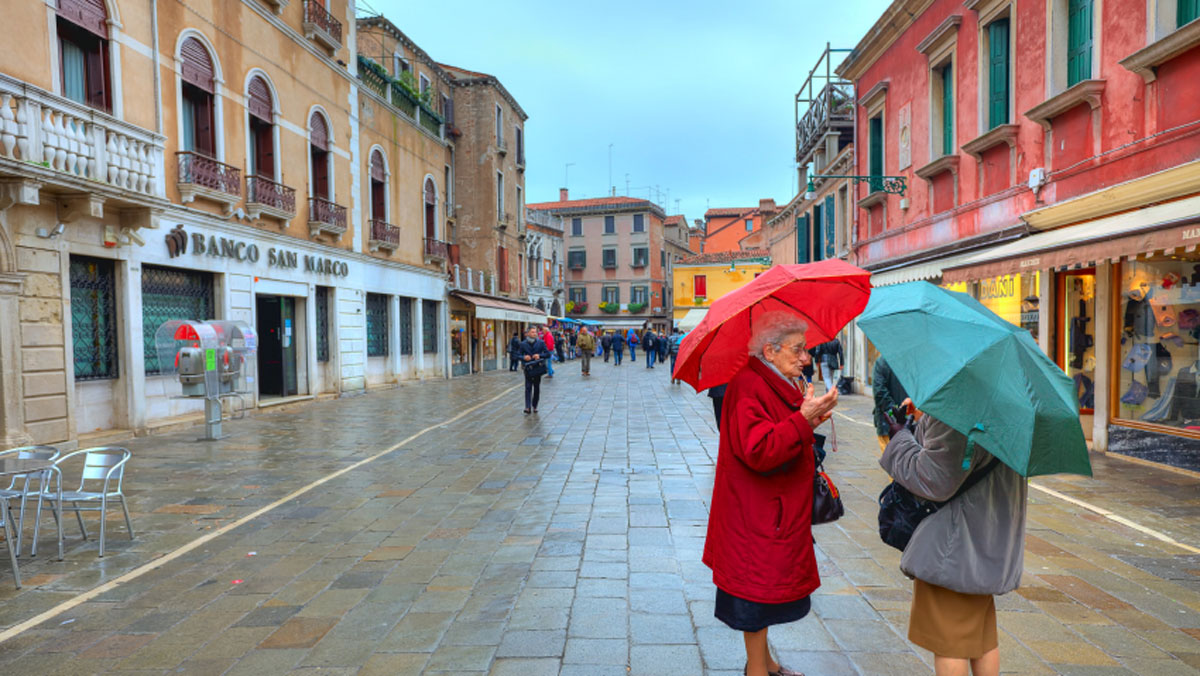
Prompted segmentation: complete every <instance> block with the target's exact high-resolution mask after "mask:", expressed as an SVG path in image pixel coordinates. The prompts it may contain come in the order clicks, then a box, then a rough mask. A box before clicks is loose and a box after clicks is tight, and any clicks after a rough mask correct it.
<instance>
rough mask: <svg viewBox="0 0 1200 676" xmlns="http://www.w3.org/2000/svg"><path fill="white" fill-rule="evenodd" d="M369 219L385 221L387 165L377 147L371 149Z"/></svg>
mask: <svg viewBox="0 0 1200 676" xmlns="http://www.w3.org/2000/svg"><path fill="white" fill-rule="evenodd" d="M370 180H371V220H373V221H384V222H386V221H387V206H388V204H387V167H386V165H385V164H384V160H383V153H382V152H380V151H379V149H378V148H376V149H375V150H373V151H371V179H370Z"/></svg>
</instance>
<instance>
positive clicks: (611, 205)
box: [529, 188, 671, 330]
mask: <svg viewBox="0 0 1200 676" xmlns="http://www.w3.org/2000/svg"><path fill="white" fill-rule="evenodd" d="M529 208H530V209H531V210H533V211H539V212H545V213H549V214H552V215H554V216H557V217H559V218H561V219H562V223H563V229H564V235H563V239H564V242H565V246H566V255H567V261H566V262H567V270H566V282H565V286H566V292H567V303H568V304H567V312H568V313H569V314H570V315H572V316H574V317H577V318H582V319H591V320H595V321H598V322H601V323H602V324H603V325H604V326H605V327H607V328H617V327H629V328H641V327H643V326H652V327H655V328H656V329H663V330H666V329H667V328H669V324H670V314H669V313H670V307H671V306H670V305H668V304H666V303H668V302H669V298H670V291H671V290H670V289H669V288H666V287H669V286H670V284H669V281H668V280H667V278H666V276H665V275H666V272H667V270H668V269H669V265H670V262H669V261H668V256H667V249H666V245H665V244H664V227H663V223H664V221H665V220H666V214H664V213H663V210H662V208H661V207H659V206H658V205H657V204H654V203H653V202H650V201H647V200H642V199H636V198H633V197H601V198H596V199H578V200H572V199H570V198H569V196H568V193H567V190H566V189H565V188H564V189H562V190H561V191H560V194H559V200H558V201H557V202H542V203H537V204H531V205H529Z"/></svg>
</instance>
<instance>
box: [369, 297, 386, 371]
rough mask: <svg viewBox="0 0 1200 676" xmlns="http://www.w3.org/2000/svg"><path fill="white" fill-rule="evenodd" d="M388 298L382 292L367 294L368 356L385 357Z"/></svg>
mask: <svg viewBox="0 0 1200 676" xmlns="http://www.w3.org/2000/svg"><path fill="white" fill-rule="evenodd" d="M390 300H391V299H390V298H388V297H387V296H385V295H384V294H382V293H368V294H367V356H368V357H386V356H387V354H388V304H389V303H390Z"/></svg>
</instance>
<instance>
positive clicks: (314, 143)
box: [308, 111, 333, 201]
mask: <svg viewBox="0 0 1200 676" xmlns="http://www.w3.org/2000/svg"><path fill="white" fill-rule="evenodd" d="M308 140H309V141H308V142H309V155H310V159H311V160H312V186H311V187H312V194H313V197H320V198H321V199H324V200H329V201H333V191H332V181H331V180H330V179H331V174H332V172H331V171H330V166H329V164H330V161H331V159H332V157H331V153H330V152H329V122H328V121H326V119H325V116H324V115H322V114H321V113H319V112H317V111H313V114H312V117H310V118H309V120H308Z"/></svg>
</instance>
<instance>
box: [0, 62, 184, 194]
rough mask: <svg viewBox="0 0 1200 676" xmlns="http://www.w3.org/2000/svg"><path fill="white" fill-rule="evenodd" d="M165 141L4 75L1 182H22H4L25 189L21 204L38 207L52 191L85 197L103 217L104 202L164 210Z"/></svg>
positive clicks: (0, 80) (0, 76)
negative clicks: (40, 197)
mask: <svg viewBox="0 0 1200 676" xmlns="http://www.w3.org/2000/svg"><path fill="white" fill-rule="evenodd" d="M163 142H164V138H163V137H162V136H159V135H157V134H154V133H152V132H150V131H147V130H145V129H142V128H140V127H136V126H134V125H131V124H129V123H127V122H122V121H121V120H118V119H116V118H114V117H112V116H111V115H108V114H106V113H103V112H101V111H99V110H95V109H92V108H89V107H87V106H84V105H80V104H78V103H75V102H74V101H70V100H68V99H65V98H62V97H60V96H55V95H54V94H51V93H50V92H47V91H44V90H42V89H38V88H37V87H34V86H32V85H29V84H27V83H25V82H22V81H20V80H16V79H14V78H11V77H8V76H6V75H3V74H0V178H15V179H17V180H16V181H6V183H8V184H10V185H12V186H15V187H16V188H19V189H18V190H17V191H16V193H17V194H16V199H15V203H19V204H38V203H39V193H40V192H41V191H46V192H52V193H58V194H61V195H64V196H66V197H68V198H74V197H79V198H83V197H86V198H87V201H89V202H91V204H92V205H93V208H92V212H91V213H92V215H95V216H103V204H104V203H105V202H109V203H113V204H115V205H119V206H121V208H122V209H123V210H125V211H126V212H128V210H130V209H136V208H139V207H142V208H147V207H154V208H155V210H157V209H161V208H162V207H163V206H165V205H166V202H165V200H164V199H163V192H164V186H163V175H164V167H163V156H164V150H163ZM3 201H5V200H3V199H0V202H3ZM0 208H3V207H0ZM147 213H148V212H147Z"/></svg>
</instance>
